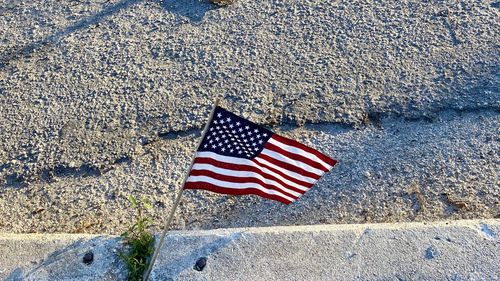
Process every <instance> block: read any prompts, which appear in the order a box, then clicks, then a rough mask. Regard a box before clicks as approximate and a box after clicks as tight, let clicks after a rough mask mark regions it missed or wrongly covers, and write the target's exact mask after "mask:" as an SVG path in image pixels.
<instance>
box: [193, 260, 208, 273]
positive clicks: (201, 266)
mask: <svg viewBox="0 0 500 281" xmlns="http://www.w3.org/2000/svg"><path fill="white" fill-rule="evenodd" d="M206 265H207V258H206V257H201V258H199V259H198V260H197V261H196V263H195V264H194V267H193V268H194V270H196V271H202V270H203V269H204V268H205V266H206Z"/></svg>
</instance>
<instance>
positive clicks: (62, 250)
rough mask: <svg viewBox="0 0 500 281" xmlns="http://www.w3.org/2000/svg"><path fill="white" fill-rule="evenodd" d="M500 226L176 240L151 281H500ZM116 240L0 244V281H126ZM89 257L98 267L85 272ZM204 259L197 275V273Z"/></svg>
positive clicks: (19, 239)
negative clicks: (91, 255) (87, 255)
mask: <svg viewBox="0 0 500 281" xmlns="http://www.w3.org/2000/svg"><path fill="white" fill-rule="evenodd" d="M499 231H500V220H468V221H450V222H434V223H405V224H362V225H315V226H295V227H266V228H235V229H219V230H211V231H181V232H177V231H176V232H172V233H171V234H170V235H169V236H168V238H167V240H166V244H165V245H164V246H163V247H162V250H161V253H160V255H159V259H158V261H157V264H156V265H155V267H154V270H153V274H152V277H153V279H154V280H190V281H191V280H498V279H499V278H500V267H499V262H498V261H499V260H500V256H499V253H500V240H499V236H498V233H499ZM119 247H120V242H119V239H118V238H116V237H112V236H90V235H29V234H28V235H14V234H2V235H0V251H1V253H2V254H1V256H0V278H2V279H7V280H123V278H124V269H123V265H122V264H121V263H120V262H119V261H118V260H117V258H116V256H115V251H116V249H118V248H119ZM89 250H92V251H93V252H94V255H95V258H94V261H93V263H92V264H90V265H85V264H83V263H82V257H83V255H84V254H85V253H86V252H88V251H89ZM203 257H204V258H206V259H207V262H206V266H205V267H204V268H203V270H201V271H197V270H195V269H194V265H195V263H196V262H197V261H198V260H199V259H200V258H203Z"/></svg>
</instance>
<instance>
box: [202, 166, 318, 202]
mask: <svg viewBox="0 0 500 281" xmlns="http://www.w3.org/2000/svg"><path fill="white" fill-rule="evenodd" d="M194 163H199V164H211V165H214V166H215V167H219V168H222V169H228V170H233V171H250V172H255V173H258V174H259V175H261V176H263V177H265V178H266V179H270V180H273V181H276V182H278V183H280V184H281V185H283V186H284V187H286V188H288V189H290V190H293V191H295V192H298V193H300V194H304V192H305V191H304V190H300V189H298V188H296V187H294V186H290V185H288V184H286V183H284V182H283V181H282V180H280V179H278V178H276V177H274V176H272V175H269V174H267V173H264V172H262V171H261V170H260V169H258V168H256V167H253V166H250V165H241V164H232V163H225V162H220V161H217V160H215V159H213V158H209V157H196V159H195V160H194ZM254 163H255V164H256V165H259V166H263V165H262V164H260V163H256V162H254ZM266 168H268V169H269V170H271V171H273V172H274V173H276V174H279V175H281V176H282V177H284V178H286V179H288V180H290V181H292V182H294V183H296V184H298V185H301V186H304V187H306V188H308V187H311V186H312V184H310V183H307V182H303V181H300V180H296V179H294V178H290V177H289V176H286V175H284V174H283V173H281V172H279V171H277V170H275V169H272V168H270V167H266Z"/></svg>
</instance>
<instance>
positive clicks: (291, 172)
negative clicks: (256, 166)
mask: <svg viewBox="0 0 500 281" xmlns="http://www.w3.org/2000/svg"><path fill="white" fill-rule="evenodd" d="M254 159H255V161H257V162H259V163H261V164H263V165H267V166H270V167H271V168H275V169H276V170H279V171H281V172H283V173H285V174H288V175H290V176H291V177H294V178H296V179H298V180H301V181H304V182H308V183H315V182H316V181H317V180H316V179H313V178H310V177H306V176H303V175H301V174H297V173H295V172H293V171H290V170H287V169H284V168H282V167H280V166H278V165H274V164H273V163H271V162H269V161H267V160H265V159H262V158H260V157H255V158H254Z"/></svg>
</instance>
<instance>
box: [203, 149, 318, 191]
mask: <svg viewBox="0 0 500 281" xmlns="http://www.w3.org/2000/svg"><path fill="white" fill-rule="evenodd" d="M196 157H206V158H212V159H214V160H217V161H220V162H224V163H228V164H240V165H248V166H252V167H255V168H257V169H259V170H261V171H262V172H263V173H265V174H268V175H270V176H272V177H275V178H277V179H279V180H281V181H282V182H284V183H286V184H287V185H289V186H293V187H295V188H297V189H300V190H302V191H308V190H309V187H307V186H303V185H300V184H298V183H295V182H293V181H291V180H288V179H286V178H284V177H283V176H281V175H279V174H276V173H275V172H273V171H271V170H269V169H267V168H265V167H262V166H260V165H258V164H257V163H255V162H253V161H250V160H248V159H245V158H238V157H230V156H224V155H220V154H217V153H214V152H210V151H199V152H196Z"/></svg>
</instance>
